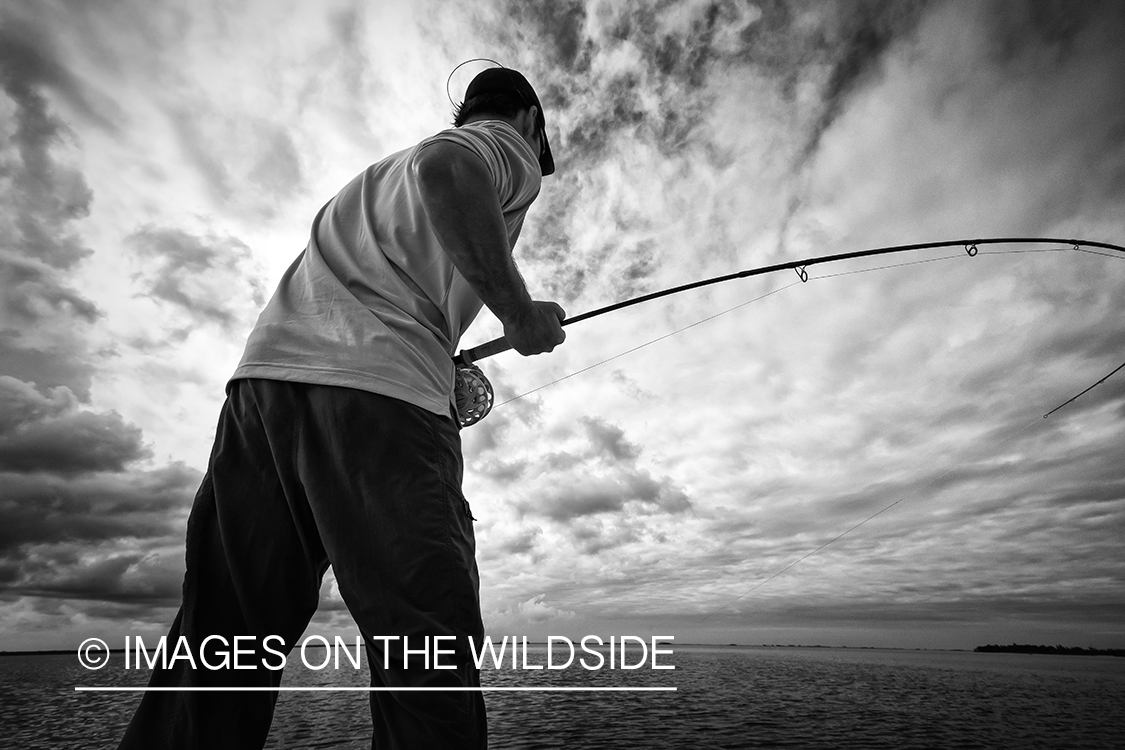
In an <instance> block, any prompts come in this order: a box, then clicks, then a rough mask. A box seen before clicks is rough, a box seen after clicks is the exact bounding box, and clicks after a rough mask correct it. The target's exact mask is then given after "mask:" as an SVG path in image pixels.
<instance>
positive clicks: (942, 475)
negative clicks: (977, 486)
mask: <svg viewBox="0 0 1125 750" xmlns="http://www.w3.org/2000/svg"><path fill="white" fill-rule="evenodd" d="M1123 369H1125V362H1122V363H1121V364H1120V365H1119V366H1118V367H1116V368H1115V369H1114V370H1113V371H1111V372H1110V373H1109V374H1108V375H1106V376H1105V377H1103V378H1102V379H1101V380H1099V381H1098V382H1096V383H1094V384H1093V385H1091V386H1090V387H1089V388H1087V389H1086V390H1084V391H1082V392H1081V393H1079V394H1077V395H1076V396H1074V397H1073V398H1070V399H1068V400H1066V401H1064V402H1063V403H1061V404H1059V405H1058V406H1056V407H1055V408H1054V409H1051V410H1050V411H1049V412H1047V413H1046V414H1044V415H1043V419H1047V418H1048V417H1050V416H1051V415H1052V414H1054V413H1055V412H1057V411H1058V410H1059V409H1062V408H1063V407H1064V406H1068V405H1069V404H1072V403H1074V402H1075V401H1077V400H1078V399H1079V398H1080V397H1081V396H1083V395H1085V394H1087V393H1089V392H1090V391H1092V390H1093V389H1094V388H1096V387H1098V386H1099V385H1101V384H1102V383H1104V382H1105V381H1107V380H1109V379H1110V378H1111V377H1113V376H1114V375H1115V374H1117V373H1118V372H1120V371H1121V370H1123ZM1037 424H1040V422H1039V420H1035V421H1034V422H1029V423H1028V424H1027V425H1026V426H1025V427H1024V428H1022V429H1021V430H1019V431H1017V432H1014V433H1012V434H1011V435H1009V436H1008V437H1007V438H1005V439H1004V440H1002V441H1001V442H999V443H997V444H996V447H998V448H1000V447H1003V446H1005V445H1007V444H1008V443H1011V442H1012V441H1014V440H1015V439H1016V438H1018V437H1020V436H1022V435H1023V434H1024V433H1025V432H1027V431H1028V430H1030V429H1031V428H1032V427H1034V426H1035V425H1037ZM953 469H954V467H950V468H948V469H946V470H945V471H943V472H942V473H940V474H938V475H937V476H935V477H933V478H932V479H931V480H930V481H928V482H926V483H925V484H923V485H922V486H921V487H919V488H917V489H916V490H914V492H911V493H909V494H907V495H903V496H902V497H900V498H899V499H898V500H895V501H894V502H893V503H891V504H890V505H888V506H887V507H885V508H883V509H882V510H880V511H878V512H877V513H873V514H872V515H870V516H868V517H867V518H865V519H863V520H862V521H860V522H859V523H857V524H856V525H854V526H852V527H851V528H849V529H848V530H846V531H844V532H842V533H840V534H838V535H837V536H835V537H833V538H831V539H829V540H828V541H827V542H825V543H824V544H822V545H820V546H819V547H817V548H816V549H814V550H812V551H811V552H808V553H806V554H805V555H802V556H801V557H799V558H797V559H796V560H794V561H793V562H791V563H789V564H788V565H786V566H785V567H784V568H782V569H781V570H779V571H777V572H776V573H774V574H773V575H771V576H770V577H769V578H766V579H764V580H762V581H760V582H758V583H757V584H755V585H754V586H753V587H752V588H750V589H749V590H747V591H746V592H744V593H742V594H739V595H738V596H736V597H735V598H733V599H731V600H730V601H728V602H726V603H724V604H723V605H722V606H720V607H719V608H717V609H715V610H713V611H711V612H709V613H707V614H706V615H704V616H703V619H707V618H709V617H711V616H713V615H716V614H718V613H719V612H721V611H723V610H724V609H726V608H727V607H729V606H730V605H732V604H734V603H735V602H737V601H739V600H741V599H744V598H746V597H747V596H749V595H750V594H752V593H754V592H755V591H757V590H758V589H760V588H761V587H762V586H765V585H766V584H767V583H769V582H770V581H772V580H774V579H775V578H777V577H778V576H780V575H781V574H783V573H785V571H787V570H789V569H790V568H793V567H794V566H796V565H798V564H799V563H802V562H804V561H805V560H808V559H809V558H810V557H812V556H813V555H815V554H817V553H818V552H820V551H821V550H823V549H825V548H826V547H828V546H829V545H831V544H834V543H835V542H837V541H839V540H840V539H843V538H844V537H845V536H847V535H848V534H850V533H852V532H853V531H855V530H856V529H858V528H859V527H860V526H863V525H864V524H866V523H867V522H868V521H871V520H874V519H875V518H878V517H879V516H881V515H883V514H884V513H886V512H887V511H888V510H890V509H891V508H893V507H895V506H896V505H898V504H899V503H901V502H903V501H905V500H909V499H911V498H914V497H917V496H918V495H920V494H921V493H922V492H923V491H924V490H926V489H927V488H929V487H931V486H932V485H934V484H935V483H937V482H938V480H940V479H944V478H945V477H946V476H948V475H949V474H951V473H952V472H953Z"/></svg>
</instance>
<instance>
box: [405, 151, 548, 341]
mask: <svg viewBox="0 0 1125 750" xmlns="http://www.w3.org/2000/svg"><path fill="white" fill-rule="evenodd" d="M414 169H415V172H416V174H417V176H418V180H419V185H420V187H421V192H422V206H423V208H424V209H425V211H426V215H427V217H428V218H429V220H430V225H431V226H432V227H433V230H434V234H436V235H437V238H438V241H439V242H440V243H441V246H442V249H444V250H445V252H446V254H448V255H449V257H450V259H451V260H452V261H453V265H454V266H456V268H457V270H458V271H460V272H461V275H462V276H464V277H465V280H466V281H468V282H469V285H470V286H472V288H473V291H475V292H476V293H477V295H478V296H479V297H480V298H481V300H482V301H483V302H484V304H486V305H488V308H489V309H490V310H492V312H493V313H495V314H496V317H497V318H499V319H500V322H501V323H503V324H504V337H505V338H507V339H508V343H510V344H511V345H512V348H513V349H515V350H516V351H517V352H519V353H520V354H523V355H528V354H539V353H541V352H549V351H551V350H552V349H554V348H555V347H556V346H558V345H559V344H561V343H562V341H563V339H564V338H565V337H566V335H565V333H564V332H563V330H562V326H561V325H560V321H562V320H563V318H564V317H565V313H563V310H562V308H561V307H559V306H558V305H557V304H555V303H554V302H536V301H533V300H532V299H531V295H530V294H528V291H527V286H526V285H525V284H524V282H523V279H522V278H521V277H520V275H519V271H518V270H517V269H516V265H515V262H514V261H513V260H512V252H511V248H510V247H509V245H508V230H507V227H506V226H505V225H504V216H503V213H502V212H501V210H500V199H499V197H498V196H497V195H496V189H495V188H494V187H493V186H492V179H491V177H490V176H489V174H488V169H487V167H486V166H485V164H484V162H483V161H481V159H480V158H479V157H478V156H476V155H475V154H473V153H472V152H470V151H468V150H466V149H465V148H463V147H461V146H457V145H456V144H453V143H445V142H441V141H438V142H436V143H433V144H430V145H429V146H427V147H426V148H424V149H422V151H421V152H420V153H419V154H418V158H417V159H416V160H415V164H414Z"/></svg>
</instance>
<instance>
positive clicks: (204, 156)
mask: <svg viewBox="0 0 1125 750" xmlns="http://www.w3.org/2000/svg"><path fill="white" fill-rule="evenodd" d="M1123 36H1125V6H1122V4H1120V3H1117V2H1105V3H1097V2H1070V3H1050V2H1035V3H1024V2H1014V1H1013V2H1006V3H1004V2H980V3H977V2H973V3H943V2H932V3H921V2H895V3H877V2H848V3H838V4H829V3H822V2H812V1H811V0H810V1H809V2H796V1H795V2H781V1H778V2H758V3H751V2H748V1H746V0H722V1H716V2H698V1H691V2H670V1H669V2H658V3H649V2H617V1H615V0H602V1H598V0H589V2H581V1H567V2H548V1H547V0H537V1H535V2H525V1H524V0H508V1H507V2H503V1H501V0H485V1H482V2H476V1H474V2H471V3H470V2H464V3H452V2H406V1H405V0H402V1H401V2H381V1H377V0H370V1H368V2H362V1H360V0H356V1H355V2H344V1H342V0H340V1H334V0H325V1H321V0H317V1H316V2H314V1H313V0H247V1H246V2H233V1H224V0H212V1H211V2H199V1H198V0H182V1H180V2H175V1H173V0H120V1H117V0H96V1H94V0H91V1H88V2H77V1H74V2H62V1H60V0H53V1H51V0H7V1H6V2H4V3H3V5H2V6H0V87H2V91H3V94H2V95H0V228H2V230H3V231H2V233H0V236H2V239H0V650H12V649H23V648H70V647H73V646H74V645H76V644H77V643H78V642H79V641H81V640H82V639H83V638H86V637H90V636H98V637H102V638H105V639H106V640H109V641H110V642H111V645H114V646H120V645H122V640H121V639H122V638H123V637H124V636H125V635H136V634H143V635H156V634H160V633H163V632H165V631H166V629H167V627H168V625H169V624H170V622H171V619H172V617H173V615H174V613H175V609H176V607H177V606H178V604H179V591H180V582H181V579H182V575H183V538H184V532H185V522H186V518H187V513H188V510H189V508H190V504H191V499H192V496H193V494H194V492H195V489H196V486H197V485H198V483H199V480H200V478H201V476H202V471H203V469H204V468H205V466H206V462H207V456H208V453H209V451H210V446H211V441H212V437H213V432H214V425H215V422H216V419H217V417H218V413H219V409H220V406H221V404H222V399H223V388H224V385H225V382H226V380H227V378H228V377H229V375H230V373H231V372H232V371H233V369H234V366H235V365H236V363H237V361H238V359H239V356H240V354H241V351H242V346H243V343H244V341H245V337H246V335H247V333H248V332H249V330H250V328H251V326H252V325H253V322H254V319H255V317H256V315H257V313H258V311H259V310H260V309H261V307H262V305H263V304H264V302H265V300H266V299H267V298H268V296H269V294H270V293H272V290H273V288H274V286H275V284H276V283H277V280H278V279H279V278H280V275H281V273H282V271H283V270H284V269H285V268H286V267H287V266H288V265H289V263H290V262H291V261H292V260H293V258H294V257H295V256H296V255H297V253H298V252H300V250H301V249H302V248H303V246H304V244H305V242H306V240H307V236H308V231H309V225H310V222H311V220H312V218H313V217H314V215H315V214H316V212H317V210H318V209H319V208H320V206H321V205H323V204H324V203H325V202H326V201H327V200H329V199H330V198H331V197H332V196H333V195H334V194H335V193H336V191H337V190H339V189H340V188H341V187H342V186H343V185H344V184H345V183H346V182H347V181H348V180H349V179H350V178H351V177H353V176H354V175H355V174H357V173H358V172H359V171H361V170H362V169H364V168H365V167H366V166H367V165H368V164H370V163H372V162H374V161H377V160H378V159H380V158H381V157H382V156H385V155H387V154H389V153H391V152H393V151H396V150H398V149H401V148H405V147H408V146H410V145H412V144H413V143H414V142H416V141H417V140H419V139H421V138H423V137H425V136H427V135H429V134H431V133H433V132H436V131H437V130H439V129H441V128H443V127H446V126H447V125H448V123H449V121H450V119H451V114H450V110H451V105H450V102H449V99H448V98H447V91H446V78H447V76H449V74H450V71H451V70H452V69H453V68H454V66H456V65H457V63H459V62H461V61H463V60H465V59H467V58H473V57H489V58H494V59H496V60H498V61H500V62H502V63H504V64H506V65H509V66H511V67H515V68H517V69H520V70H522V71H523V72H524V73H525V74H526V75H527V76H528V78H529V79H530V80H531V81H532V83H533V84H534V85H535V86H536V88H537V90H538V91H539V94H540V97H541V99H542V100H543V103H544V107H545V110H546V116H547V127H548V132H549V135H550V139H551V143H552V146H553V149H554V152H555V160H556V163H557V165H558V172H557V173H556V175H554V176H553V177H550V178H547V179H546V180H544V186H543V191H542V193H541V195H540V198H539V200H538V201H537V203H536V204H535V205H534V206H533V208H532V209H531V212H530V213H529V215H528V220H527V224H526V225H525V230H524V233H523V237H522V238H521V240H520V244H519V246H518V247H517V248H516V257H517V260H518V262H519V265H520V268H521V270H522V271H523V273H524V275H525V277H526V279H527V280H528V283H529V286H530V287H531V288H532V291H533V294H534V295H535V296H537V297H539V298H544V299H555V300H557V301H558V302H560V303H561V304H562V305H563V306H564V307H565V308H566V309H567V311H568V312H569V313H570V314H578V313H581V312H584V311H586V310H590V309H593V308H595V307H600V306H602V305H605V304H608V303H610V302H615V301H618V300H621V299H625V298H628V297H631V296H635V295H637V294H642V293H646V292H650V291H655V290H658V289H662V288H665V287H668V286H673V285H677V284H681V283H685V282H688V281H692V280H695V279H699V278H703V277H706V276H710V275H716V274H723V273H730V272H733V271H737V270H741V269H744V268H751V267H755V266H760V265H765V264H771V263H781V262H785V261H789V260H795V259H799V258H804V257H809V256H814V255H822V254H830V253H838V252H847V251H851V250H860V249H864V248H869V247H876V246H880V245H890V244H902V243H909V242H926V241H938V240H947V239H957V238H964V237H989V236H1012V235H1015V236H1055V237H1078V238H1085V239H1090V240H1098V241H1104V242H1114V243H1118V244H1125V211H1123V210H1122V208H1123V206H1125V86H1123V85H1122V83H1121V82H1122V81H1123V80H1125V45H1122V44H1121V41H1120V40H1121V39H1122V37H1123ZM470 72H475V71H473V70H472V68H463V69H462V70H461V71H460V72H459V73H458V75H456V76H454V79H453V82H452V84H451V91H450V94H449V95H451V96H452V97H453V98H454V99H455V100H459V99H460V96H461V94H462V93H463V90H464V86H465V85H466V84H467V82H468V75H469V74H470ZM1033 250H1034V251H1037V252H1023V251H1033ZM999 251H1008V252H999ZM1014 251H1020V252H1014ZM1112 255H1113V254H1112V253H1105V254H1100V255H1098V254H1092V253H1089V252H1075V251H1073V250H1070V249H1068V248H1066V247H1065V246H1058V245H1055V246H1051V245H1015V246H1003V247H992V248H987V249H984V248H982V250H981V252H980V253H979V254H978V255H977V256H976V257H969V256H968V255H967V254H966V253H965V251H964V250H963V249H962V248H953V249H951V250H948V251H940V250H935V251H927V252H922V253H916V254H912V255H896V256H889V257H885V258H877V259H873V260H870V261H867V262H862V261H856V262H849V263H843V264H832V265H823V266H817V267H815V268H812V269H810V278H809V281H808V283H805V284H802V283H801V282H800V280H799V279H798V278H797V276H796V275H795V274H792V273H784V274H777V275H771V276H764V277H759V278H755V279H751V280H745V281H739V282H732V283H728V284H723V285H720V286H716V287H712V288H710V289H707V290H701V291H696V292H689V293H686V294H683V295H679V296H676V297H672V298H669V299H666V300H661V301H658V302H653V303H647V304H645V305H641V306H638V307H635V308H632V309H631V310H629V311H623V312H620V313H613V314H610V315H607V316H604V317H600V318H596V319H594V320H592V321H589V322H585V323H579V324H575V325H574V326H573V327H570V328H568V329H567V330H568V339H567V342H566V344H565V345H564V346H563V347H562V348H560V349H558V350H557V351H556V352H555V353H554V354H550V355H543V356H539V357H534V358H528V359H525V358H521V357H519V356H518V355H516V354H515V353H512V352H509V353H506V354H502V355H499V356H497V357H495V358H492V359H488V360H486V361H485V362H484V363H483V367H484V369H485V371H486V373H487V375H488V376H489V377H490V378H491V380H492V382H493V383H494V385H495V387H496V392H497V397H498V401H507V400H508V399H511V398H513V397H515V396H517V395H519V394H524V393H526V392H528V391H532V390H534V389H536V388H539V387H540V386H543V385H545V384H548V383H552V382H553V381H555V380H558V379H559V378H563V377H564V376H567V375H570V374H572V373H575V372H578V371H580V370H583V369H584V368H588V367H590V366H591V365H595V364H598V363H601V362H603V361H605V360H610V361H607V362H605V363H604V364H600V365H599V366H597V367H594V368H593V369H589V370H586V371H584V372H581V373H579V374H577V375H574V376H573V377H570V378H567V379H566V380H563V381H562V382H559V383H557V384H554V385H551V386H550V387H547V388H543V389H542V390H536V391H535V392H534V393H531V394H530V395H527V396H524V397H522V398H519V399H517V400H514V401H511V402H510V403H504V404H502V405H501V406H498V407H497V408H496V409H495V411H494V412H493V413H492V415H490V416H489V417H488V418H487V419H486V420H485V421H484V422H482V423H480V424H478V425H476V426H473V427H470V428H468V429H466V430H465V431H464V432H463V433H462V435H463V438H464V442H465V454H466V479H465V491H466V495H467V496H468V498H469V500H470V502H471V503H472V507H473V512H474V515H475V516H476V518H477V519H478V521H477V545H478V558H479V561H480V566H481V580H482V592H481V596H482V602H483V607H484V611H485V621H486V625H487V627H488V628H489V630H490V631H491V632H493V633H496V634H498V635H500V634H514V635H528V636H532V637H544V636H546V635H552V634H553V635H572V636H581V635H585V634H587V633H598V634H602V635H604V636H608V635H611V634H636V635H642V636H643V635H648V634H660V635H674V636H675V637H676V640H677V642H717V643H730V642H738V643H751V644H754V643H820V644H826V645H842V644H846V645H854V646H911V647H935V648H946V647H950V648H972V647H974V646H976V645H979V644H982V643H988V642H1005V643H1006V642H1012V641H1017V642H1045V643H1052V644H1053V643H1065V644H1069V645H1080V646H1103V647H1108V646H1115V647H1118V648H1120V647H1123V646H1125V624H1123V623H1125V545H1123V544H1122V538H1123V537H1125V372H1122V373H1119V374H1118V376H1117V377H1115V378H1111V379H1110V380H1108V381H1107V382H1105V383H1104V384H1103V385H1101V386H1099V387H1098V388H1096V389H1094V390H1092V391H1091V392H1090V393H1088V394H1086V395H1084V396H1083V397H1082V398H1080V399H1079V400H1078V401H1076V402H1075V403H1074V404H1072V405H1070V406H1068V407H1067V408H1065V409H1063V410H1061V411H1059V412H1057V413H1055V414H1053V415H1052V416H1051V418H1050V419H1046V420H1045V419H1043V414H1044V413H1045V412H1047V411H1048V410H1050V409H1052V408H1054V407H1055V406H1057V405H1059V404H1060V403H1062V402H1064V401H1066V400H1067V399H1068V398H1070V397H1072V396H1074V395H1075V394H1077V393H1078V392H1080V391H1081V390H1082V389H1084V388H1086V387H1087V386H1089V385H1091V384H1092V383H1094V382H1096V381H1098V380H1099V379H1100V378H1102V377H1104V376H1105V375H1106V374H1107V373H1109V372H1110V371H1111V370H1113V369H1114V368H1115V367H1116V366H1118V365H1120V364H1121V363H1122V361H1125V257H1123V256H1121V255H1118V256H1117V257H1112ZM920 260H932V261H933V262H928V263H918V264H913V265H898V264H903V263H907V262H911V261H920ZM888 265H896V266H897V267H895V268H883V269H878V270H876V267H881V266H888ZM771 292H776V293H774V294H770V293H771ZM765 295H769V296H765ZM732 308H733V309H732ZM719 313H724V314H722V315H719V316H718V317H715V318H714V319H711V320H706V319H708V318H711V317H712V316H715V315H716V314H719ZM700 321H706V322H700ZM695 323H699V325H695V326H693V327H691V328H688V329H687V330H684V331H682V332H680V333H676V334H675V335H672V336H669V337H667V338H663V339H661V340H659V341H656V342H655V343H652V344H651V345H649V346H645V347H644V348H641V349H638V350H636V351H630V350H633V349H634V348H636V347H638V346H641V345H643V344H646V343H648V342H651V341H653V340H655V339H658V338H660V337H663V336H666V335H667V334H670V333H672V332H674V331H677V330H679V329H682V328H685V327H686V326H690V325H692V324H695ZM499 330H500V329H499V325H498V324H497V322H496V321H495V319H493V318H491V316H489V315H484V316H482V318H481V320H480V321H479V322H478V323H477V324H476V326H475V327H474V328H473V329H472V330H471V331H470V333H469V335H468V336H467V337H466V339H465V341H463V344H465V345H467V346H468V345H474V344H477V343H480V342H482V341H484V340H487V339H489V338H492V337H494V336H496V335H498V333H499ZM625 352H629V353H627V354H624V355H623V356H620V357H617V356H616V355H621V354H623V353H625ZM611 357H616V358H614V359H610V358H611ZM884 509H887V510H886V512H884V513H882V514H880V515H878V516H877V517H875V518H873V519H872V520H870V521H869V522H867V523H865V524H864V525H862V526H860V527H859V528H855V529H854V530H853V531H851V532H850V533H848V534H847V535H846V536H844V537H842V538H840V539H838V540H837V541H834V542H832V543H831V544H829V545H828V546H827V547H825V548H823V549H820V550H819V551H816V552H815V554H812V555H811V556H809V557H808V558H807V559H803V560H801V558H803V557H804V556H806V555H808V554H809V553H811V552H814V551H815V550H818V548H820V547H821V546H822V545H824V544H825V543H827V542H829V541H831V540H833V539H835V538H836V537H838V536H839V535H840V534H842V533H844V532H846V531H848V530H849V529H852V528H853V527H855V526H856V524H859V523H861V522H862V521H864V520H865V519H868V518H870V517H871V516H872V515H874V514H876V513H878V512H879V511H882V510H884ZM798 560H801V561H800V562H799V563H798V564H796V565H794V566H793V567H791V568H789V569H787V570H786V567H787V566H789V565H790V564H792V563H794V562H795V561H798ZM783 570H784V572H781V571H783ZM779 572H780V575H778V573H779ZM351 627H352V626H351V624H350V620H349V619H348V618H347V614H346V611H345V610H344V608H343V606H342V603H341V602H340V600H339V596H338V594H337V593H336V591H335V589H334V585H333V582H332V580H331V578H330V577H329V579H328V580H326V583H325V587H324V591H323V602H322V608H321V613H320V615H318V619H317V620H316V621H314V624H313V625H312V626H311V629H310V631H311V632H317V633H323V634H332V633H334V632H341V633H344V632H348V631H349V630H350V629H351Z"/></svg>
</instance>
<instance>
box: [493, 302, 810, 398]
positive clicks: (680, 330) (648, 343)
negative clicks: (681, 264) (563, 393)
mask: <svg viewBox="0 0 1125 750" xmlns="http://www.w3.org/2000/svg"><path fill="white" fill-rule="evenodd" d="M800 283H801V282H799V281H794V282H792V283H790V284H786V285H785V286H783V287H779V288H778V289H774V290H773V291H772V292H766V293H765V294H763V295H762V296H760V297H755V298H754V299H751V300H747V301H745V302H741V303H739V304H737V305H735V306H734V307H732V308H729V309H727V310H723V311H722V312H718V313H715V314H714V315H709V316H708V317H706V318H704V319H703V320H697V321H696V322H694V323H690V324H688V325H686V326H684V327H683V328H677V329H676V330H674V331H671V332H670V333H666V334H664V335H663V336H659V337H657V338H654V339H653V340H652V341H646V342H645V343H643V344H641V345H639V346H634V347H633V348H632V349H628V350H626V351H623V352H621V353H620V354H614V355H613V356H612V357H608V358H606V359H603V360H602V361H601V362H595V363H594V364H592V365H589V366H587V367H583V368H582V369H581V370H575V371H574V372H572V373H570V374H569V375H563V376H562V377H561V378H558V379H557V380H552V381H551V382H550V383H544V384H543V385H541V386H538V387H536V388H532V389H531V390H530V391H526V392H524V393H521V394H519V395H518V396H512V397H511V398H510V399H508V400H507V401H501V402H500V403H498V404H497V405H496V406H497V408H498V407H501V406H504V405H505V404H510V403H512V402H513V401H517V400H519V399H521V398H523V397H524V396H530V395H531V394H533V393H536V392H538V391H541V390H543V389H544V388H550V387H551V386H552V385H555V384H556V383H561V382H563V381H564V380H567V379H569V378H573V377H574V376H575V375H581V374H582V373H584V372H588V371H590V370H593V369H594V368H595V367H601V366H602V365H604V364H606V363H607V362H612V361H613V360H615V359H619V358H621V357H624V356H625V355H626V354H632V353H633V352H635V351H639V350H640V349H644V348H645V347H646V346H651V345H652V344H655V343H656V342H658V341H663V340H664V339H666V338H671V337H672V336H675V335H676V334H677V333H683V332H684V331H686V330H688V329H690V328H695V327H696V326H699V325H703V324H704V323H706V322H708V321H711V320H714V319H715V318H718V317H720V316H722V315H726V314H727V313H730V312H734V311H735V310H738V309H739V308H742V307H746V306H747V305H749V304H752V303H754V302H758V301H759V300H763V299H765V298H766V297H771V296H773V295H775V294H777V293H778V292H784V291H785V290H786V289H789V288H790V287H794V286H797V285H798V284H800Z"/></svg>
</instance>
